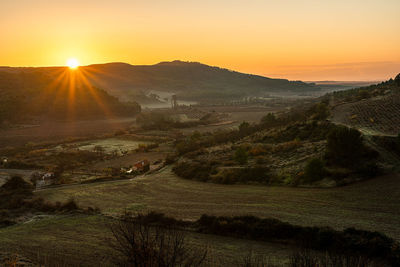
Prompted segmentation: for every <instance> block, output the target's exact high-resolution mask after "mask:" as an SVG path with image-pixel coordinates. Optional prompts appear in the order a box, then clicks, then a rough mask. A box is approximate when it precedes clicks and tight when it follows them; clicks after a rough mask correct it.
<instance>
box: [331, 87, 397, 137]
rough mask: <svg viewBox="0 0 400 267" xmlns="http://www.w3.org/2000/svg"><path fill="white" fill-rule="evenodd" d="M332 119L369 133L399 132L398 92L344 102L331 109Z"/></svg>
mask: <svg viewBox="0 0 400 267" xmlns="http://www.w3.org/2000/svg"><path fill="white" fill-rule="evenodd" d="M333 114H334V115H333V121H334V122H337V123H341V124H345V125H349V126H353V127H356V128H359V129H361V130H363V131H364V132H366V133H370V134H384V135H397V134H399V133H400V94H392V95H387V96H383V97H378V98H373V99H368V100H362V101H359V102H356V103H346V104H343V105H340V106H337V107H336V108H335V109H334V111H333Z"/></svg>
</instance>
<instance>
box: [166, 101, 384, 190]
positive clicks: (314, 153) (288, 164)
mask: <svg viewBox="0 0 400 267" xmlns="http://www.w3.org/2000/svg"><path fill="white" fill-rule="evenodd" d="M328 115H329V110H328V107H327V106H326V104H324V103H319V104H317V105H315V106H312V107H310V108H309V109H307V110H303V111H302V112H300V111H292V112H289V113H287V114H282V115H280V116H279V117H277V116H275V115H274V114H268V115H267V116H265V117H264V118H263V119H262V120H261V122H260V123H259V124H253V125H250V124H249V123H246V122H243V123H242V124H241V125H240V126H239V129H238V130H230V131H221V132H216V133H205V134H200V133H196V132H195V133H193V134H192V135H191V136H189V137H184V138H182V139H181V140H177V141H176V149H177V154H178V155H177V157H180V158H179V160H178V161H177V163H176V164H175V166H174V168H173V170H174V172H175V173H176V174H178V175H179V176H181V177H183V178H187V179H194V180H199V181H211V182H214V183H224V184H234V183H261V184H281V185H295V186H297V185H310V184H315V185H318V186H322V185H323V183H321V181H322V180H325V182H324V183H325V184H329V185H331V186H332V185H343V184H346V183H350V182H353V181H356V180H361V179H366V178H371V177H374V176H376V175H378V174H380V173H381V170H380V168H379V166H378V165H377V158H378V153H377V152H375V151H374V150H373V149H371V148H369V147H367V146H366V145H365V144H364V142H363V137H362V135H361V133H360V132H359V131H357V130H355V129H350V128H347V127H344V126H337V125H334V124H332V123H330V122H328V121H326V118H327V116H328Z"/></svg>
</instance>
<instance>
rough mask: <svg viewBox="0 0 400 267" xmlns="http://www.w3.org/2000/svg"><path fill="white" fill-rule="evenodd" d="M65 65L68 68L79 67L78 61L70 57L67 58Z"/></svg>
mask: <svg viewBox="0 0 400 267" xmlns="http://www.w3.org/2000/svg"><path fill="white" fill-rule="evenodd" d="M67 66H68V67H69V68H70V69H76V68H78V67H79V61H78V60H77V59H76V58H70V59H68V60H67Z"/></svg>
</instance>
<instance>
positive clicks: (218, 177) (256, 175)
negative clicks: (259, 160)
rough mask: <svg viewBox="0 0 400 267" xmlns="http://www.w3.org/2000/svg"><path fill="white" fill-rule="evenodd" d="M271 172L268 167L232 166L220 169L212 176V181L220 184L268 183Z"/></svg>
mask: <svg viewBox="0 0 400 267" xmlns="http://www.w3.org/2000/svg"><path fill="white" fill-rule="evenodd" d="M270 177H271V175H270V172H269V169H268V168H266V167H260V166H256V167H252V168H250V167H249V168H231V169H223V170H220V171H219V172H218V173H217V174H215V175H212V176H211V181H212V182H214V183H218V184H236V183H240V184H246V183H249V182H256V183H260V184H267V183H268V182H269V181H270Z"/></svg>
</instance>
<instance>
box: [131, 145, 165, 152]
mask: <svg viewBox="0 0 400 267" xmlns="http://www.w3.org/2000/svg"><path fill="white" fill-rule="evenodd" d="M158 146H159V145H158V144H157V143H152V144H139V146H138V148H137V149H136V150H135V151H136V152H148V151H150V150H152V149H154V148H157V147H158Z"/></svg>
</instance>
